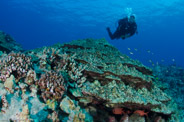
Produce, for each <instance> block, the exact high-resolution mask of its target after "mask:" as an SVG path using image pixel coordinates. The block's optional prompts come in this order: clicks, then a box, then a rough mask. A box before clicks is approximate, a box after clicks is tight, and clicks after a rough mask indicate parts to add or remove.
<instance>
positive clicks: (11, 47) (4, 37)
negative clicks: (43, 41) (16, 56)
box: [0, 31, 23, 53]
mask: <svg viewBox="0 0 184 122" xmlns="http://www.w3.org/2000/svg"><path fill="white" fill-rule="evenodd" d="M0 51H2V52H4V51H5V52H7V53H9V52H11V51H14V52H20V51H23V49H22V47H21V46H20V45H19V44H18V43H16V42H15V41H14V40H13V38H12V37H11V36H10V35H8V34H6V33H4V32H2V31H0Z"/></svg>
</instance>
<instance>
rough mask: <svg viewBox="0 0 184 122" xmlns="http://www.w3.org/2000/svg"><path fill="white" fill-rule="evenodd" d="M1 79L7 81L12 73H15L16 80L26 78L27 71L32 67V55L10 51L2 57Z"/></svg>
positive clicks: (0, 60)
mask: <svg viewBox="0 0 184 122" xmlns="http://www.w3.org/2000/svg"><path fill="white" fill-rule="evenodd" d="M0 63H1V65H0V80H1V81H6V79H7V78H9V77H10V75H11V74H12V75H14V77H15V80H16V82H18V81H19V80H20V79H21V78H25V76H26V73H27V72H28V71H29V69H30V68H31V65H32V62H31V57H29V56H26V55H25V54H22V53H10V54H8V56H6V57H3V58H1V59H0Z"/></svg>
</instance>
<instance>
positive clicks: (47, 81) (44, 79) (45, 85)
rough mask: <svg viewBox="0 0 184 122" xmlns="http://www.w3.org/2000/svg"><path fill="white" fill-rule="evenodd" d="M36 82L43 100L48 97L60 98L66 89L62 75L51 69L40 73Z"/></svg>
mask: <svg viewBox="0 0 184 122" xmlns="http://www.w3.org/2000/svg"><path fill="white" fill-rule="evenodd" d="M36 84H37V85H38V86H39V91H40V92H41V97H42V98H43V100H44V101H45V102H46V101H47V100H48V99H55V100H61V98H62V96H63V94H64V92H65V91H66V88H65V86H64V79H63V76H62V75H61V74H59V73H57V72H53V71H51V72H47V73H45V74H42V75H41V78H40V79H39V80H38V81H37V83H36Z"/></svg>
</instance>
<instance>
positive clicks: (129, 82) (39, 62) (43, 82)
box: [0, 32, 184, 122]
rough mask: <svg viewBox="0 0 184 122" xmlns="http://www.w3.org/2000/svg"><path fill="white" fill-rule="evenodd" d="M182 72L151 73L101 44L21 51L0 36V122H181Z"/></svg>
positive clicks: (74, 43) (75, 43)
mask: <svg viewBox="0 0 184 122" xmlns="http://www.w3.org/2000/svg"><path fill="white" fill-rule="evenodd" d="M183 87H184V69H182V68H180V67H177V66H161V65H158V66H156V67H154V68H149V67H146V66H144V65H143V64H142V63H141V62H139V61H137V60H133V59H131V58H129V57H128V56H126V55H123V54H121V53H120V52H119V51H118V50H117V49H116V48H115V47H113V46H112V45H110V44H109V43H108V42H107V41H106V40H105V39H84V40H74V41H72V42H70V43H65V44H56V45H53V46H51V47H43V48H39V49H34V50H27V51H24V50H23V49H22V48H21V46H20V45H19V44H17V43H16V42H15V41H14V40H13V39H12V38H11V37H10V36H9V35H7V34H6V33H4V32H0V121H15V122H17V121H21V122H22V121H26V122H27V121H48V122H59V121H62V122H65V121H67V122H92V121H94V122H166V121H170V122H176V121H184V117H183V113H184V112H183V110H184V105H183V104H182V101H183V99H184V97H183V96H184V95H183V94H182V93H183V92H184V90H183Z"/></svg>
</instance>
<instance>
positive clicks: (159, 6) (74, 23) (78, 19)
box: [0, 0, 184, 67]
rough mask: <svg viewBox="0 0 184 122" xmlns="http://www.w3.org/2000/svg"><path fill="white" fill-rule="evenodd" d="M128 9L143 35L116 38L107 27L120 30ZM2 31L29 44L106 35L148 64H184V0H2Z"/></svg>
mask: <svg viewBox="0 0 184 122" xmlns="http://www.w3.org/2000/svg"><path fill="white" fill-rule="evenodd" d="M128 10H129V11H128ZM128 13H134V14H136V21H137V25H138V35H134V36H133V37H130V38H128V39H125V40H121V39H119V40H110V38H109V36H108V34H107V32H106V27H107V26H109V27H110V28H111V30H112V31H114V30H115V28H116V27H117V21H118V19H121V18H122V17H125V16H126V15H127V14H128ZM0 30H2V31H4V32H6V33H8V34H10V35H11V36H12V37H13V38H14V39H15V40H16V41H17V42H18V43H20V44H21V45H22V46H23V48H24V49H34V48H37V47H42V46H48V45H53V44H55V43H58V42H60V43H63V42H69V41H71V40H77V39H85V38H96V39H98V38H105V39H107V40H108V42H109V43H110V44H112V45H114V46H115V47H117V48H118V49H119V50H120V51H121V52H122V53H124V54H127V55H129V56H130V57H131V58H133V59H138V60H140V61H141V62H142V63H143V64H145V65H150V66H151V64H156V63H159V64H160V63H161V64H177V65H179V66H183V67H184V63H183V62H184V55H183V53H184V34H183V33H184V0H154V1H148V0H139V1H138V0H131V1H130V0H129V1H128V0H0Z"/></svg>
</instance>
